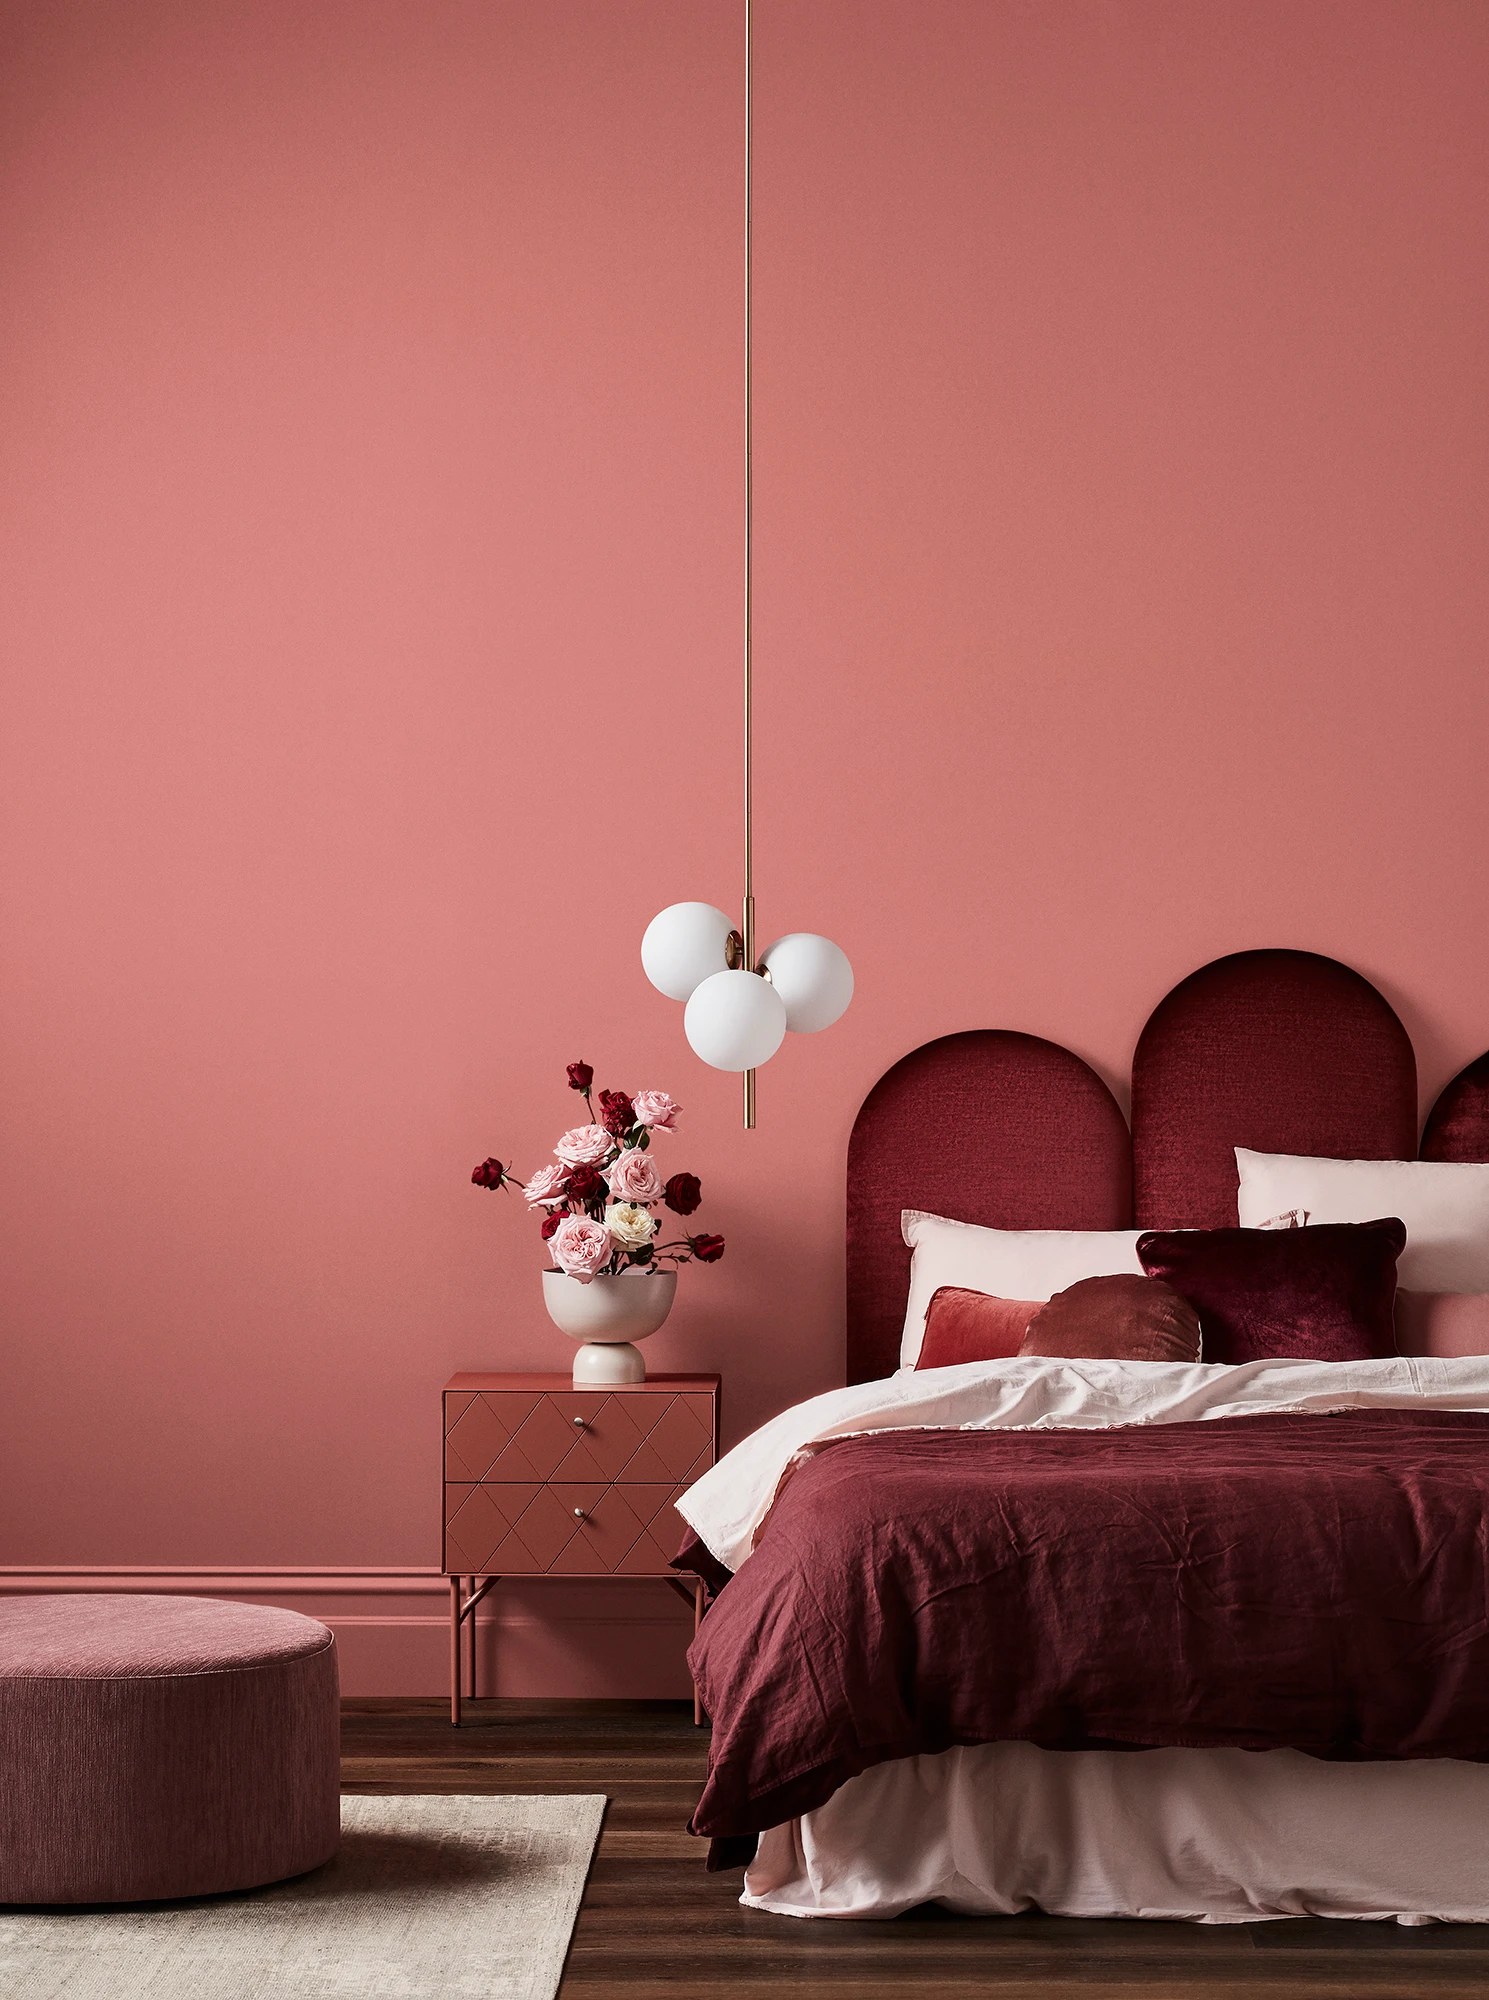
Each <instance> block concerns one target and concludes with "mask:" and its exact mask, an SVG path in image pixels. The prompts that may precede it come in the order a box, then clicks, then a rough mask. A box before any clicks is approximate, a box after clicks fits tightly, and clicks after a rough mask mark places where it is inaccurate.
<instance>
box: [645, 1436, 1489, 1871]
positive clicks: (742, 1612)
mask: <svg viewBox="0 0 1489 2000" xmlns="http://www.w3.org/2000/svg"><path fill="white" fill-rule="evenodd" d="M1486 1501H1489V1416H1483V1415H1463V1414H1458V1413H1453V1412H1444V1411H1431V1410H1370V1411H1352V1412H1348V1413H1345V1414H1341V1415H1330V1416H1299V1415H1290V1414H1289V1415H1284V1414H1276V1415H1270V1414H1269V1415H1259V1416H1254V1417H1233V1418H1221V1419H1214V1420H1210V1421H1206V1422H1198V1423H1182V1424H1157V1425H1149V1426H1136V1427H1132V1428H1123V1429H1114V1430H1088V1431H1056V1430H1045V1431H1029V1430H987V1431H931V1430H914V1431H891V1432H878V1433H875V1434H872V1435H863V1436H858V1437H850V1438H840V1439H835V1440H831V1441H829V1442H827V1443H825V1444H821V1445H818V1446H816V1447H814V1455H813V1456H811V1457H810V1458H808V1459H807V1460H806V1461H805V1462H804V1463H801V1464H799V1465H798V1466H797V1468H796V1470H795V1471H794V1472H793V1473H791V1474H790V1475H789V1477H788V1478H787V1479H786V1481H785V1482H784V1484H783V1486H782V1488H781V1490H780V1491H779V1493H778V1495H777V1498H776V1501H775V1505H774V1507H773V1510H772V1512H771V1514H770V1516H769V1518H768V1520H767V1522H766V1524H765V1527H764V1529H763V1531H762V1533H761V1535H760V1537H759V1539H758V1542H757V1544H756V1548H755V1552H754V1554H753V1555H752V1556H751V1557H750V1559H749V1560H748V1562H746V1563H744V1564H743V1565H742V1566H741V1568H740V1571H739V1574H738V1575H737V1576H736V1577H734V1578H733V1579H732V1580H731V1581H730V1582H729V1583H728V1586H727V1588H725V1589H724V1591H723V1592H722V1594H721V1595H720V1596H719V1598H718V1599H717V1601H716V1602H715V1603H714V1605H713V1606H712V1608H711V1609H710V1611H709V1612H708V1615H707V1616H706V1618H705V1619H704V1621H703V1626H702V1630H701V1631H700V1633H699V1636H698V1638H697V1640H696V1642H695V1643H694V1645H693V1648H692V1651H691V1652H690V1654H689V1656H688V1657H689V1660H690V1662H691V1664H692V1667H693V1671H694V1674H695V1676H696V1678H697V1681H698V1685H699V1687H700V1690H701V1692H702V1697H703V1703H704V1707H705V1708H706V1710H707V1712H708V1714H709V1715H710V1717H711V1718H712V1721H713V1743H712V1749H711V1756H710V1768H709V1776H708V1784H707V1786H706V1788H705V1790H704V1793H703V1797H702V1799H701V1800H700V1802H699V1805H698V1809H697V1811H696V1813H695V1814H694V1816H693V1820H692V1830H693V1831H694V1832H695V1833H699V1834H706V1835H713V1836H716V1837H719V1836H722V1837H729V1836H740V1835H751V1834H755V1833H758V1832H760V1831H762V1830H763V1829H764V1828H766V1827H769V1826H775V1825H778V1824H779V1823H780V1822H781V1821H782V1820H786V1819H790V1818H793V1817H795V1816H796V1815H797V1814H800V1813H804V1812H808V1811H810V1810H811V1809H812V1808H813V1807H815V1806H820V1805H822V1804H824V1803H825V1801H826V1800H827V1799H829V1798H830V1797H831V1796H832V1794H833V1793H834V1792H835V1791H836V1790H837V1788H838V1786H839V1785H841V1784H842V1783H843V1782H844V1781H845V1780H846V1779H848V1778H850V1777H852V1776H854V1775H855V1774H856V1773H857V1772H859V1771H863V1770H866V1769H867V1768H868V1767H869V1766H870V1765H873V1764H879V1763H884V1762H886V1761H888V1760H889V1759H891V1758H896V1757H907V1756H911V1755H913V1754H915V1753H917V1752H934V1751H939V1750H946V1749H949V1748H950V1747H951V1746H952V1745H954V1744H971V1743H990V1742H995V1741H998V1740H1001V1739H1006V1738H1019V1739H1022V1740H1024V1741H1026V1742H1030V1743H1036V1744H1039V1745H1041V1746H1042V1747H1044V1748H1046V1749H1052V1750H1084V1749H1097V1748H1113V1747H1118V1748H1151V1747H1156V1746H1159V1745H1163V1744H1175V1745H1194V1746H1203V1747H1217V1746H1222V1745H1228V1746H1232V1747H1238V1748H1241V1749H1247V1750H1268V1749H1274V1748H1277V1747H1279V1746H1284V1745H1286V1746H1291V1747H1292V1748H1294V1749H1298V1750H1305V1751H1308V1752H1309V1753H1311V1754H1312V1755H1314V1756H1317V1757H1325V1758H1341V1759H1365V1758H1400V1757H1461V1758H1470V1759H1479V1760H1482V1759H1486V1758H1489V1546H1486V1533H1489V1507H1486ZM708 1561H709V1559H708V1558H707V1557H704V1558H703V1560H702V1562H701V1563H699V1564H697V1565H693V1564H691V1563H690V1562H689V1561H688V1557H687V1552H686V1551H685V1553H684V1555H683V1556H680V1557H679V1558H678V1559H677V1566H678V1567H692V1566H697V1567H699V1568H701V1569H704V1570H705V1572H706V1569H707V1564H708ZM714 1567H715V1570H716V1569H717V1566H716V1565H715V1566H714ZM751 1845H753V1843H751ZM722 1846H723V1842H722V1841H721V1848H722ZM718 1858H719V1860H721V1861H723V1862H724V1864H725V1865H727V1861H728V1860H729V1859H732V1858H735V1857H734V1856H732V1855H729V1854H728V1852H727V1850H726V1851H725V1852H724V1853H721V1854H720V1855H719V1857H718Z"/></svg>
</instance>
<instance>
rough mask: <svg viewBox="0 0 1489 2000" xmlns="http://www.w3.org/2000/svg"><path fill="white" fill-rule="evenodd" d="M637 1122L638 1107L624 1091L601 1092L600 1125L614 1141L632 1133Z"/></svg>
mask: <svg viewBox="0 0 1489 2000" xmlns="http://www.w3.org/2000/svg"><path fill="white" fill-rule="evenodd" d="M635 1122H636V1107H635V1106H634V1105H633V1104H632V1102H631V1100H630V1098H629V1097H627V1096H626V1094H625V1092H624V1091H623V1090H602V1091H601V1092H600V1123H601V1124H602V1125H603V1126H604V1128H605V1130H606V1131H607V1132H608V1133H609V1134H610V1135H611V1137H612V1138H614V1139H619V1138H621V1137H623V1135H624V1134H625V1133H627V1132H629V1131H630V1129H631V1127H632V1126H633V1125H634V1124H635Z"/></svg>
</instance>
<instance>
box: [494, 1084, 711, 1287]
mask: <svg viewBox="0 0 1489 2000" xmlns="http://www.w3.org/2000/svg"><path fill="white" fill-rule="evenodd" d="M594 1080H595V1073H594V1071H593V1070H592V1069H591V1068H590V1066H589V1064H588V1063H583V1062H577V1063H570V1064H569V1088H570V1090H577V1091H579V1092H580V1094H581V1095H582V1096H583V1098H584V1108H585V1110H586V1111H588V1113H589V1115H590V1123H589V1124H587V1125H575V1126H574V1127H573V1128H572V1129H571V1130H570V1131H567V1132H565V1133H564V1134H563V1135H562V1137H561V1138H560V1139H559V1142H558V1144H557V1145H556V1146H555V1147H554V1149H553V1155H554V1159H555V1160H556V1161H557V1165H556V1166H550V1167H539V1168H538V1170H537V1172H536V1173H535V1174H534V1175H533V1176H532V1178H531V1180H529V1181H527V1182H525V1183H524V1182H523V1181H522V1180H521V1179H520V1178H519V1176H518V1175H516V1174H514V1173H512V1172H511V1171H510V1170H509V1169H508V1168H507V1167H504V1166H503V1165H502V1163H501V1161H500V1160H494V1159H493V1160H483V1161H482V1162H481V1164H480V1166H478V1167H477V1168H476V1170H475V1172H474V1173H473V1174H472V1175H471V1179H472V1180H473V1181H474V1182H475V1184H476V1186H477V1187H483V1188H490V1189H491V1190H492V1192H493V1193H495V1191H496V1190H497V1189H498V1188H504V1187H516V1188H521V1190H522V1197H523V1200H524V1201H525V1202H526V1203H527V1205H528V1207H529V1208H531V1209H534V1210H539V1209H541V1210H542V1211H543V1228H542V1235H543V1241H544V1242H545V1243H546V1244H547V1245H548V1254H549V1255H550V1256H551V1257H552V1259H553V1261H554V1263H555V1265H556V1266H557V1267H558V1269H559V1270H560V1271H562V1272H564V1273H565V1275H566V1276H568V1277H570V1278H577V1279H578V1281H579V1283H580V1284H581V1285H587V1284H588V1283H589V1281H590V1279H591V1278H610V1277H616V1276H618V1275H619V1274H620V1273H621V1272H622V1271H627V1270H631V1269H636V1268H639V1269H643V1270H650V1271H659V1270H661V1269H662V1268H663V1266H664V1264H671V1265H673V1266H676V1265H678V1264H691V1263H695V1262H696V1263H699V1264H717V1262H718V1261H719V1259H720V1258H721V1257H722V1256H723V1254H724V1239H723V1237H722V1236H692V1235H689V1234H688V1233H687V1232H686V1231H684V1232H683V1234H682V1236H681V1237H680V1238H679V1239H678V1240H677V1241H675V1242H672V1243H659V1242H658V1241H657V1237H658V1235H659V1234H660V1232H661V1229H662V1226H663V1219H662V1217H661V1216H660V1215H654V1214H653V1213H652V1210H653V1209H655V1208H658V1207H662V1208H670V1209H671V1210H672V1212H673V1214H674V1215H683V1216H687V1215H691V1214H692V1213H693V1211H694V1210H695V1209H696V1208H697V1207H698V1204H699V1203H700V1202H701V1201H702V1199H703V1190H702V1188H701V1187H700V1186H699V1184H698V1177H697V1175H696V1174H673V1175H672V1176H671V1178H670V1179H668V1180H663V1178H662V1176H661V1174H660V1173H659V1171H658V1170H657V1165H656V1162H655V1161H654V1160H653V1159H652V1157H651V1150H650V1149H651V1140H652V1135H653V1133H656V1132H667V1133H671V1132H675V1131H676V1130H677V1121H678V1118H679V1117H680V1116H681V1113H682V1106H681V1105H680V1104H677V1103H675V1102H674V1101H673V1099H672V1098H670V1097H669V1096H668V1095H667V1093H666V1091H665V1090H638V1091H637V1092H636V1093H635V1095H634V1096H628V1095H627V1094H626V1092H625V1091H623V1090H602V1091H601V1092H600V1116H599V1119H598V1120H596V1119H595V1112H594V1104H593V1102H592V1101H591V1096H590V1092H591V1089H592V1086H593V1084H594Z"/></svg>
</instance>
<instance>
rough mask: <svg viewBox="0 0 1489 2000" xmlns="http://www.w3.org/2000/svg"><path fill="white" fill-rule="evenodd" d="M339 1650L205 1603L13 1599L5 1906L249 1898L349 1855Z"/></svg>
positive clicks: (2, 1821) (294, 1621) (279, 1618)
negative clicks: (344, 1839)
mask: <svg viewBox="0 0 1489 2000" xmlns="http://www.w3.org/2000/svg"><path fill="white" fill-rule="evenodd" d="M339 1709H340V1702H339V1687H338V1678H337V1671H336V1641H335V1639H334V1638H333V1636H332V1634H331V1633H330V1632H329V1631H328V1630H327V1629H326V1627H325V1626H324V1625H320V1624H317V1622H316V1621H315V1620H314V1619H313V1618H302V1617H301V1616H300V1615H299V1613H298V1612H294V1611H276V1610H271V1609H269V1608H267V1607H265V1606H262V1605H253V1604H227V1603H223V1602H221V1601H220V1600H218V1599H215V1598H207V1597H145V1596H134V1595H130V1596H108V1595H93V1594H79V1595H76V1596H66V1597H40V1596H38V1597H12V1598H8V1599H3V1600H0V1774H3V1782H0V1903H126V1902H143V1901H149V1900H154V1899H157V1898H165V1897H177V1896H205V1895H212V1894H216V1893H218V1892H220V1891H222V1890H225V1889H249V1888H254V1887H257V1886H258V1885H259V1884H261V1883H264V1882H277V1881H280V1880H282V1879H283V1878H284V1877H286V1876H289V1875H301V1874H304V1873H305V1872H306V1870H308V1869H311V1868H318V1867H319V1866H320V1865H321V1864H322V1863H323V1862H325V1861H329V1860H330V1858H331V1856H332V1855H333V1854H334V1853H335V1852H336V1848H337V1844H338V1841H339V1839H340V1796H339V1794H340V1784H339V1778H340V1772H339V1763H338V1756H339V1742H338V1732H339Z"/></svg>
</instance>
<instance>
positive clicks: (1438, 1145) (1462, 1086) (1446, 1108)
mask: <svg viewBox="0 0 1489 2000" xmlns="http://www.w3.org/2000/svg"><path fill="white" fill-rule="evenodd" d="M1422 1158H1423V1159H1424V1160H1489V1055H1483V1056H1480V1057H1479V1058H1478V1060H1477V1061H1476V1062H1471V1063H1470V1064H1469V1065H1468V1068H1467V1069H1461V1070H1459V1072H1458V1074H1457V1075H1456V1076H1455V1077H1454V1078H1453V1080H1452V1082H1451V1083H1447V1084H1444V1085H1443V1088H1442V1090H1441V1092H1440V1093H1439V1096H1438V1099H1437V1102H1436V1104H1434V1105H1433V1107H1432V1109H1431V1111H1430V1112H1429V1113H1428V1114H1427V1126H1426V1130H1425V1131H1424V1132H1423V1133H1422Z"/></svg>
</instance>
